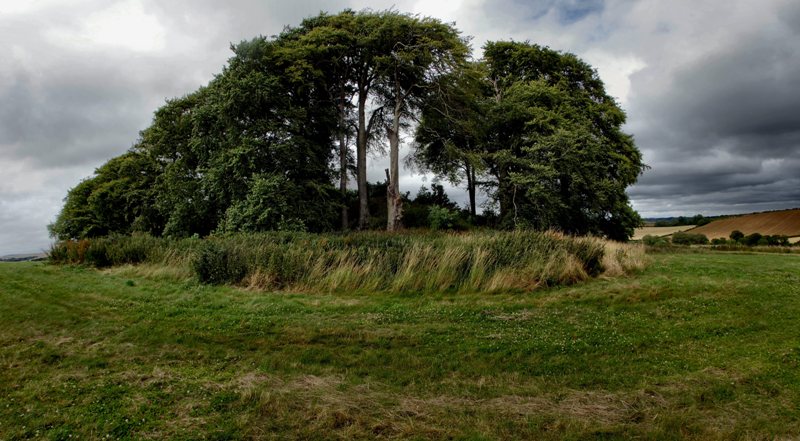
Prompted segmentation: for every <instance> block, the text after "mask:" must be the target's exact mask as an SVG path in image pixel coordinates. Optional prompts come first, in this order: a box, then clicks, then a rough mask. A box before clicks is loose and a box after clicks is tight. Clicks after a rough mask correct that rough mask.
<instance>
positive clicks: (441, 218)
mask: <svg viewBox="0 0 800 441" xmlns="http://www.w3.org/2000/svg"><path fill="white" fill-rule="evenodd" d="M457 222H458V213H456V212H455V211H453V210H450V209H448V208H444V207H438V206H436V205H432V206H431V207H430V209H429V210H428V223H429V225H430V227H431V230H433V231H436V230H452V229H454V228H455V227H456V224H457Z"/></svg>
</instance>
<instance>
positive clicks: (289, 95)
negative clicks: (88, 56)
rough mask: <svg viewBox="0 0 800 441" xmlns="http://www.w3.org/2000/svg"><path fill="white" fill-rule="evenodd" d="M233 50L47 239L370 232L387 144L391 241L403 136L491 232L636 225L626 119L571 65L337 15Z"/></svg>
mask: <svg viewBox="0 0 800 441" xmlns="http://www.w3.org/2000/svg"><path fill="white" fill-rule="evenodd" d="M232 50H233V57H231V58H230V60H229V62H228V64H227V66H226V67H225V68H224V69H223V71H222V72H221V73H220V74H219V75H217V76H216V77H215V78H214V79H213V80H212V81H211V82H210V83H209V84H208V85H207V86H205V87H203V88H201V89H200V90H198V91H196V92H194V93H192V94H189V95H186V96H184V97H182V98H178V99H174V100H170V101H168V102H167V103H166V104H165V105H164V106H163V107H161V108H160V109H158V110H157V111H156V113H155V116H154V119H153V123H152V125H151V126H150V127H148V128H147V129H145V130H143V131H142V132H141V136H140V139H139V140H138V141H137V142H136V144H135V145H134V146H133V147H132V148H131V149H130V150H129V151H128V152H126V153H125V154H123V155H121V156H119V157H117V158H113V159H111V160H110V161H108V162H107V163H106V164H104V165H103V166H101V167H100V168H98V169H97V170H96V172H95V174H94V176H92V177H90V178H87V179H86V180H84V181H82V182H81V183H80V184H78V185H77V186H76V187H75V188H73V189H71V190H70V192H69V193H68V195H67V198H66V199H65V205H64V207H63V209H62V211H61V213H60V214H59V216H58V218H57V219H56V221H55V222H54V223H53V224H52V225H51V227H50V228H51V233H52V234H53V235H54V236H56V237H58V238H61V239H66V238H82V237H92V236H101V235H107V234H112V233H122V234H127V233H131V232H136V231H141V232H148V233H151V234H154V235H165V236H175V237H180V236H189V235H200V236H204V235H208V234H210V233H213V232H235V231H263V230H286V229H291V230H296V229H302V230H308V231H328V230H336V229H349V228H368V227H369V225H370V206H371V205H372V206H373V208H372V210H373V212H374V210H375V209H376V208H375V207H374V204H371V203H370V196H371V195H370V187H369V184H368V183H367V178H366V172H367V156H368V152H369V151H370V149H378V151H384V149H385V148H386V146H388V154H389V158H390V167H389V169H387V171H386V175H387V176H386V177H387V181H386V184H385V186H384V187H385V196H384V204H385V207H386V228H387V229H389V230H394V229H397V228H400V227H401V225H402V219H403V201H404V199H407V198H406V197H405V196H404V195H402V194H401V193H400V191H399V162H400V158H399V153H398V152H399V146H400V142H401V139H402V133H403V132H407V133H409V134H413V135H414V141H415V142H414V149H413V154H412V155H411V157H410V158H409V161H410V162H413V163H415V164H416V165H417V166H418V167H420V168H422V169H424V170H427V171H430V172H432V173H434V174H435V175H437V176H438V177H440V178H444V179H448V180H450V181H451V182H453V183H457V184H461V183H465V184H466V188H467V192H468V194H469V201H470V202H469V217H470V218H472V219H473V220H474V218H475V217H476V216H477V215H478V213H477V207H476V193H477V192H478V191H479V190H483V191H484V192H485V193H486V194H487V195H488V196H489V198H490V201H491V202H494V203H495V206H496V207H497V208H498V210H499V214H498V217H497V221H498V224H499V226H501V227H504V228H512V227H531V228H537V229H546V228H556V229H560V230H562V231H565V232H569V233H575V234H585V233H594V234H603V235H606V236H609V237H612V238H615V239H626V238H627V237H629V236H630V235H631V234H632V229H633V228H634V227H635V226H636V225H637V224H638V223H639V222H640V219H639V217H638V215H637V214H636V213H635V212H634V211H633V210H632V209H631V207H630V205H629V203H628V199H627V196H626V194H625V188H626V187H627V186H629V185H631V184H633V183H634V182H635V181H636V178H637V176H638V175H639V174H640V173H641V171H642V170H643V167H644V166H643V164H642V161H641V155H640V153H639V151H638V150H637V149H636V147H635V145H634V143H633V140H632V138H631V137H630V135H627V134H625V133H623V132H622V131H621V126H622V124H623V123H624V121H625V114H624V112H623V111H622V110H621V109H620V108H619V106H618V105H617V103H616V102H615V101H614V100H613V99H612V98H611V97H609V96H608V95H607V94H606V92H605V90H604V86H603V83H602V82H601V81H600V79H599V78H598V76H597V73H596V72H595V71H594V70H593V69H592V68H591V66H589V65H588V64H586V63H584V62H583V61H581V60H580V59H578V58H577V57H575V56H574V55H571V54H564V53H560V52H556V51H553V50H550V49H547V48H542V47H539V46H536V45H533V44H528V43H517V42H490V43H488V44H487V45H486V46H485V48H484V58H483V59H482V60H479V61H472V60H471V57H470V50H469V47H468V44H467V40H466V39H465V38H464V37H462V36H461V35H460V33H459V32H458V30H457V29H455V28H454V27H453V26H452V25H450V24H446V23H442V22H440V21H438V20H435V19H432V18H428V17H419V16H415V15H407V14H402V13H398V12H395V11H385V12H373V11H363V12H354V11H350V10H347V11H344V12H342V13H339V14H336V15H328V14H320V15H319V16H317V17H313V18H309V19H306V20H304V21H303V22H302V23H301V24H300V25H299V26H297V27H293V28H287V29H286V30H284V32H282V33H281V34H280V35H278V36H275V37H272V38H265V37H258V38H255V39H253V40H251V41H246V42H242V43H239V44H237V45H235V46H233V47H232ZM412 131H413V133H411V132H412ZM353 147H354V148H353ZM352 150H355V155H353V154H352ZM350 175H353V176H355V178H356V179H355V181H356V188H357V199H358V204H357V207H356V209H355V211H356V213H357V216H353V215H352V214H354V213H353V211H352V210H348V206H349V205H351V203H350V201H351V199H350V198H351V196H350V193H349V191H348V180H349V179H348V178H349V176H350ZM336 183H338V185H336ZM356 217H357V219H355V218H356ZM380 217H382V216H380ZM411 223H414V222H411Z"/></svg>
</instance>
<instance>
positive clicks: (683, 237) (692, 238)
mask: <svg viewBox="0 0 800 441" xmlns="http://www.w3.org/2000/svg"><path fill="white" fill-rule="evenodd" d="M672 243H673V244H674V245H706V244H707V243H708V237H706V235H705V234H699V233H685V232H678V233H675V234H673V235H672Z"/></svg>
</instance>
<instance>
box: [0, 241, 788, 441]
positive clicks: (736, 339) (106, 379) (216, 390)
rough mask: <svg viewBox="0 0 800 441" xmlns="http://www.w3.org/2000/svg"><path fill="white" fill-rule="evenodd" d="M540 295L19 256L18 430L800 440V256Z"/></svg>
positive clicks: (14, 412)
mask: <svg viewBox="0 0 800 441" xmlns="http://www.w3.org/2000/svg"><path fill="white" fill-rule="evenodd" d="M653 259H654V261H653V263H652V264H651V265H650V266H649V267H648V268H647V269H646V270H644V271H643V272H642V273H641V274H639V275H637V276H636V277H623V278H609V279H601V280H593V281H589V282H585V283H581V284H578V285H573V286H571V287H564V288H555V289H543V290H539V291H535V292H533V293H524V294H519V293H517V294H513V293H495V294H469V293H455V292H450V293H433V292H427V293H404V294H394V293H356V294H348V293H343V292H341V293H335V294H300V293H285V292H284V293H265V292H256V291H248V290H242V289H237V288H230V287H210V286H203V285H199V284H197V283H196V282H194V281H192V280H191V278H188V279H186V281H184V282H176V281H175V278H174V277H173V276H172V275H167V276H163V275H160V274H158V273H152V274H151V275H148V276H147V277H142V276H141V275H140V274H141V273H140V269H137V268H135V267H120V268H113V269H109V270H105V271H97V270H94V269H89V268H83V267H72V266H52V265H45V264H37V263H24V264H0V348H1V349H0V439H2V440H15V439H31V438H40V439H76V438H77V439H106V437H108V438H113V439H186V440H188V439H242V438H244V439H320V440H321V439H375V438H379V439H509V440H510V439H586V438H590V439H615V438H633V437H639V438H645V439H704V440H705V439H736V438H739V439H774V438H781V437H783V438H794V437H798V436H800V369H799V366H798V364H800V334H798V331H797V329H798V328H797V317H798V316H800V258H798V256H795V255H743V254H739V255H735V254H719V253H717V254H700V253H698V254H662V255H656V256H654V257H653Z"/></svg>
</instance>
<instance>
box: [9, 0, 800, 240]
mask: <svg viewBox="0 0 800 441" xmlns="http://www.w3.org/2000/svg"><path fill="white" fill-rule="evenodd" d="M392 6H394V7H395V8H396V9H398V10H400V11H404V12H414V13H420V14H424V15H430V16H435V17H438V18H440V19H442V20H444V21H448V22H456V25H457V27H458V28H459V29H460V30H461V31H462V32H463V33H464V34H465V35H470V36H472V37H473V40H472V43H473V48H474V49H475V52H476V54H478V55H479V53H480V48H481V46H482V45H483V43H484V42H485V41H487V40H498V39H515V40H530V41H531V42H535V43H538V44H541V45H546V46H550V47H551V48H554V49H558V50H563V51H568V52H573V53H575V54H577V55H579V56H580V57H582V58H584V59H585V60H586V61H588V62H589V63H590V64H592V65H593V66H595V67H596V68H597V69H598V72H599V74H600V77H601V78H602V79H603V80H604V81H605V83H606V87H607V90H608V91H609V93H610V94H611V95H613V96H615V97H616V98H617V99H618V100H619V102H620V103H621V104H622V106H623V108H624V109H625V110H626V112H627V114H628V124H627V126H626V130H627V131H628V132H630V133H632V134H633V135H634V137H635V139H636V143H637V145H638V147H639V148H640V149H641V150H642V152H643V153H644V158H645V162H646V163H647V164H648V165H649V166H650V167H651V169H650V170H648V171H647V172H645V174H644V175H643V176H642V177H641V178H640V180H639V183H638V184H637V185H635V186H634V187H632V188H630V189H629V191H628V193H629V194H630V196H631V199H632V200H633V203H634V207H635V208H636V209H637V210H639V212H640V213H641V214H642V215H644V216H647V217H653V216H665V215H681V214H695V213H702V214H724V213H739V212H749V211H757V210H768V209H778V208H791V207H798V206H800V2H798V1H790V0H786V1H782V0H760V1H757V2H756V1H752V0H740V1H734V0H718V1H710V0H709V1H704V2H697V1H690V0H684V1H681V0H673V1H662V0H643V1H603V0H585V1H581V0H571V1H544V0H542V1H522V0H501V1H488V0H460V1H458V0H457V1H449V2H448V1H444V0H438V1H433V0H426V1H415V0H388V1H374V2H366V1H360V0H352V1H321V0H320V1H311V0H308V1H304V0H294V1H291V2H286V1H266V0H264V1H257V0H241V1H234V0H229V1H226V2H221V1H216V0H191V1H190V0H170V1H161V0H121V1H109V0H68V1H67V0H64V1H61V0H39V1H37V0H27V1H13V0H0V60H2V62H0V255H4V254H10V253H22V252H31V251H39V250H42V249H46V248H48V246H49V243H50V240H49V238H48V237H47V232H46V225H47V224H48V223H50V222H52V221H53V219H54V218H55V216H56V214H57V213H58V210H59V209H60V207H61V204H62V199H63V198H64V196H65V195H66V192H67V190H68V189H69V188H71V187H73V186H75V185H76V184H77V183H78V182H79V181H80V180H81V179H82V178H84V177H86V176H89V175H90V174H91V173H92V172H93V170H94V169H95V168H96V167H98V166H99V165H101V164H102V163H104V162H105V161H107V160H108V159H109V158H111V157H113V156H116V155H119V154H120V153H122V152H124V151H125V150H127V149H128V148H129V147H130V146H131V145H132V144H133V143H134V142H135V141H136V138H137V136H138V132H139V131H140V130H141V129H143V128H145V127H146V126H147V125H148V124H149V123H150V121H151V118H152V114H153V111H154V110H155V109H156V108H158V107H159V106H160V105H162V104H163V103H164V101H165V99H166V98H170V97H175V96H181V95H183V94H186V93H188V92H191V91H193V90H195V89H197V88H198V87H199V86H201V85H204V84H206V83H207V82H208V81H209V80H210V79H211V78H212V76H213V75H214V74H215V73H217V72H220V71H221V69H222V66H223V65H224V64H225V61H226V60H227V58H228V57H229V56H230V52H229V44H230V43H231V42H238V41H241V40H244V39H250V38H252V37H254V36H257V35H274V34H276V33H278V32H280V31H281V29H282V28H283V26H284V25H291V24H297V23H299V21H300V20H301V19H302V18H303V17H307V16H309V15H315V14H317V13H318V12H320V11H322V10H324V11H329V12H337V11H339V10H341V9H343V8H346V7H351V8H354V9H362V8H367V7H369V8H372V9H385V8H389V7H392ZM381 162H382V160H380V159H376V160H374V161H373V166H372V168H371V177H372V179H373V180H377V179H383V176H382V169H383V164H382V163H381ZM401 179H402V180H401V187H402V190H403V191H411V192H412V193H416V191H417V189H418V188H419V186H420V185H422V184H428V183H430V179H427V178H425V177H423V176H420V175H418V174H414V173H413V171H411V170H406V171H405V172H404V175H403V177H402V178H401ZM426 179H427V180H426ZM449 192H450V194H451V197H453V198H454V199H456V200H458V201H464V199H465V196H464V194H463V193H464V192H463V191H459V190H457V189H449Z"/></svg>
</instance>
